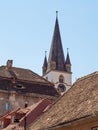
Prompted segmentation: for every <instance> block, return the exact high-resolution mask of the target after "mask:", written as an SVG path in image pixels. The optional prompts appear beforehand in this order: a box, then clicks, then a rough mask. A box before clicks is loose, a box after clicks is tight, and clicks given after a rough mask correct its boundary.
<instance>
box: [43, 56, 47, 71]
mask: <svg viewBox="0 0 98 130" xmlns="http://www.w3.org/2000/svg"><path fill="white" fill-rule="evenodd" d="M43 67H45V68H46V69H47V57H46V55H45V58H44V63H43Z"/></svg>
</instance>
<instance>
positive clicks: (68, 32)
mask: <svg viewBox="0 0 98 130" xmlns="http://www.w3.org/2000/svg"><path fill="white" fill-rule="evenodd" d="M56 10H58V11H59V14H58V19H59V25H60V32H61V38H62V44H63V48H64V54H65V56H66V50H67V48H69V53H70V59H71V63H72V72H73V81H75V80H76V79H77V78H79V77H82V76H84V75H87V74H89V73H92V72H95V71H98V60H97V57H98V0H49V1H46V0H36V1H34V0H2V1H0V65H5V64H6V61H7V60H8V59H12V60H13V66H15V67H20V68H26V69H31V70H32V71H34V72H36V73H38V74H39V75H41V74H42V65H43V60H44V55H45V51H47V57H48V54H49V50H50V46H51V41H52V35H53V30H54V24H55V18H56V13H55V12H56Z"/></svg>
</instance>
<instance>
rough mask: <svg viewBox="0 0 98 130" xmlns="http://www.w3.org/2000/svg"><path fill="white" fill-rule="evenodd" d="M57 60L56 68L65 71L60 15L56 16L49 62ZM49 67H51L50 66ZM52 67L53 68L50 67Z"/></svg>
mask: <svg viewBox="0 0 98 130" xmlns="http://www.w3.org/2000/svg"><path fill="white" fill-rule="evenodd" d="M50 62H56V70H60V71H65V58H64V53H63V47H62V41H61V36H60V29H59V23H58V17H57V16H56V21H55V28H54V33H53V38H52V43H51V48H50V53H49V59H48V63H50ZM48 68H49V67H48ZM50 69H51V68H50Z"/></svg>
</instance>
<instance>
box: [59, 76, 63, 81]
mask: <svg viewBox="0 0 98 130" xmlns="http://www.w3.org/2000/svg"><path fill="white" fill-rule="evenodd" d="M59 82H60V83H64V76H63V75H60V76H59Z"/></svg>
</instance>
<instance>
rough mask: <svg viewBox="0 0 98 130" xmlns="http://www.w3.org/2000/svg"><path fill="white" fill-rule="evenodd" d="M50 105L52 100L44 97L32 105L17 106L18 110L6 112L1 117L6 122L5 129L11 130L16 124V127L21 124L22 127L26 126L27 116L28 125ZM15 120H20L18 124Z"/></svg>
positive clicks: (0, 119)
mask: <svg viewBox="0 0 98 130" xmlns="http://www.w3.org/2000/svg"><path fill="white" fill-rule="evenodd" d="M50 105H51V102H50V101H49V100H48V99H43V100H40V101H39V102H37V103H35V104H33V105H32V106H30V107H26V108H17V109H16V110H13V111H11V112H9V113H7V114H5V115H4V116H3V117H2V118H0V121H3V122H4V126H3V127H4V128H5V130H11V129H13V128H14V127H15V125H16V129H18V128H19V126H20V128H22V127H24V123H25V122H24V120H25V118H26V126H28V125H30V124H31V123H32V122H33V121H34V120H35V119H36V118H37V117H38V116H40V115H41V114H42V113H44V112H45V111H46V110H47V109H48V108H49V106H50ZM13 119H14V120H13ZM15 121H18V124H16V123H14V122H15ZM12 122H13V123H12ZM12 124H13V125H12ZM18 125H19V126H18ZM16 129H15V130H16Z"/></svg>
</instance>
